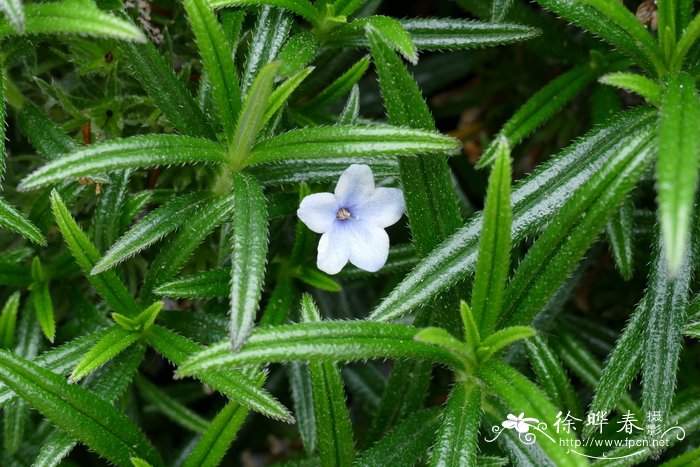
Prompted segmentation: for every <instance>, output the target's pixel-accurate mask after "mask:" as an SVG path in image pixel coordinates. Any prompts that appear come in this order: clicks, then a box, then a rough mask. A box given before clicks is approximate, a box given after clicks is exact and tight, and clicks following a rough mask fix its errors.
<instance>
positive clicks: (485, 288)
mask: <svg viewBox="0 0 700 467" xmlns="http://www.w3.org/2000/svg"><path fill="white" fill-rule="evenodd" d="M497 153H498V154H497V155H496V164H495V165H494V167H493V171H492V172H491V176H490V177H489V185H488V191H487V193H486V204H485V207H484V225H483V227H482V230H481V240H480V242H479V259H478V260H477V263H476V272H475V273H474V287H473V288H472V303H471V309H472V315H473V316H474V321H475V322H476V324H477V326H478V327H479V334H480V335H481V336H488V335H489V334H491V332H493V330H494V327H495V325H496V321H497V320H498V316H499V314H500V312H501V304H502V303H503V290H504V288H505V285H506V279H507V278H508V270H509V268H510V227H511V217H512V214H511V208H510V148H509V147H508V142H507V141H506V140H505V139H502V140H501V141H500V143H499V148H498V150H497Z"/></svg>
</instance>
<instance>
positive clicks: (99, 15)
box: [0, 0, 147, 42]
mask: <svg viewBox="0 0 700 467" xmlns="http://www.w3.org/2000/svg"><path fill="white" fill-rule="evenodd" d="M7 1H8V0H3V1H2V3H5V2H7ZM9 1H10V3H15V4H16V3H17V2H16V0H15V1H14V2H13V1H12V0H9ZM5 4H7V3H5ZM24 16H25V19H24V31H22V32H23V33H24V34H80V35H87V36H95V37H104V38H112V39H121V40H127V41H134V42H145V41H146V40H147V39H146V36H145V35H144V33H143V32H142V31H141V30H140V29H139V28H137V27H136V26H134V25H133V24H131V23H130V22H128V21H125V20H123V19H120V18H117V17H116V16H114V15H111V14H109V13H105V12H102V11H100V10H99V9H98V8H97V7H96V6H94V4H82V3H76V2H72V1H70V0H64V1H62V2H52V3H31V4H29V5H26V6H25V7H24ZM10 19H12V18H10ZM14 33H15V30H14V28H13V26H12V24H11V23H9V22H7V21H6V20H5V21H3V19H2V18H0V39H1V38H3V37H5V36H7V35H13V34H14Z"/></svg>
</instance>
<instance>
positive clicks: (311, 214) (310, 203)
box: [297, 193, 338, 233]
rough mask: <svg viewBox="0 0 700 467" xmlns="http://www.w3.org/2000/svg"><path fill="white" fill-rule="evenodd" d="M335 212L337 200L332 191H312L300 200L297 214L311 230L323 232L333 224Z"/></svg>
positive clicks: (336, 210)
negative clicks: (312, 192) (311, 193)
mask: <svg viewBox="0 0 700 467" xmlns="http://www.w3.org/2000/svg"><path fill="white" fill-rule="evenodd" d="M337 212H338V202H337V201H336V198H335V195H333V193H314V194H313V195H309V196H307V197H305V198H304V199H303V200H302V201H301V204H300V205H299V209H298V210H297V216H299V219H301V221H302V222H303V223H304V224H306V226H307V227H308V228H309V229H311V230H312V231H314V232H316V233H324V232H326V231H328V230H329V229H330V228H331V227H332V226H333V223H334V222H335V216H336V214H337Z"/></svg>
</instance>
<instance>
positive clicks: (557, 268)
mask: <svg viewBox="0 0 700 467" xmlns="http://www.w3.org/2000/svg"><path fill="white" fill-rule="evenodd" d="M654 136H655V135H654V134H653V132H651V131H644V130H641V131H639V130H637V131H632V130H631V129H630V134H629V136H628V137H625V138H623V139H622V140H621V141H618V142H615V143H614V144H616V146H617V148H616V149H617V150H616V151H615V152H616V153H615V155H614V156H613V157H612V158H611V159H610V160H609V161H608V162H607V163H606V164H605V165H602V166H599V167H598V170H597V171H596V173H595V174H593V176H592V177H591V178H590V179H589V180H588V181H586V182H585V183H584V184H583V185H582V186H581V187H580V188H579V190H577V191H576V192H575V193H574V194H573V195H572V196H571V197H570V198H569V200H568V201H567V202H566V203H565V204H564V206H562V209H561V211H560V213H559V215H558V217H557V220H556V222H553V223H552V224H550V225H549V226H548V227H547V229H546V230H545V231H544V233H543V234H542V235H541V236H540V237H539V238H538V239H537V241H536V242H535V244H534V245H533V246H532V248H530V250H529V251H528V254H527V255H526V256H525V258H524V259H523V261H522V262H521V263H520V265H519V266H518V269H517V270H516V272H515V275H514V276H513V278H512V280H511V282H510V284H509V285H508V288H507V290H506V293H505V299H504V302H505V303H506V304H507V305H506V306H507V308H506V310H505V316H504V319H503V320H502V324H508V325H513V324H528V323H530V321H531V320H532V318H534V317H535V315H536V314H537V313H538V312H539V311H540V310H541V309H542V307H543V306H544V305H545V304H546V303H547V301H548V300H549V298H550V297H551V296H552V294H553V293H554V292H556V290H557V288H558V287H559V285H560V284H562V283H563V282H564V281H565V280H566V278H567V277H568V274H569V273H570V272H571V271H572V270H573V268H574V267H575V265H576V263H577V262H578V261H579V260H580V259H581V258H582V257H583V255H584V254H585V253H586V251H587V250H588V248H589V247H590V245H591V244H592V243H593V242H594V241H595V239H596V237H597V236H598V234H599V233H600V231H601V230H602V229H603V227H604V226H605V224H606V222H607V220H608V217H609V215H610V213H612V212H614V210H615V209H617V207H618V206H619V205H620V203H621V202H622V200H623V199H624V198H625V197H626V196H627V194H628V193H629V191H630V190H631V189H632V187H633V186H634V185H635V184H636V183H637V182H638V181H639V178H640V177H641V176H642V174H643V173H644V171H645V170H646V169H647V168H648V167H649V164H650V163H651V160H652V155H653V150H654V141H655V138H654Z"/></svg>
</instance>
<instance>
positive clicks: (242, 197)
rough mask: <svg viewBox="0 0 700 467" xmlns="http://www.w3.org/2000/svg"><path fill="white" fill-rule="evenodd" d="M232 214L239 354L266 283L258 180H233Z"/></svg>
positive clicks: (234, 327)
mask: <svg viewBox="0 0 700 467" xmlns="http://www.w3.org/2000/svg"><path fill="white" fill-rule="evenodd" d="M252 89H255V85H253V88H252ZM251 92H252V91H251ZM233 212H234V213H235V215H234V216H233V219H232V221H231V294H230V305H231V310H230V313H231V346H232V349H233V350H234V351H236V350H238V349H239V348H240V347H241V345H243V343H244V342H245V340H246V338H247V337H248V334H250V331H251V330H252V328H253V323H254V321H255V315H256V314H257V312H258V307H259V303H260V297H261V295H262V289H263V285H264V281H265V263H266V262H267V242H268V232H267V208H266V206H265V196H264V195H263V192H262V188H261V187H260V185H259V184H258V183H257V182H256V181H255V179H253V178H251V177H249V176H247V175H243V174H235V175H234V176H233Z"/></svg>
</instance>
